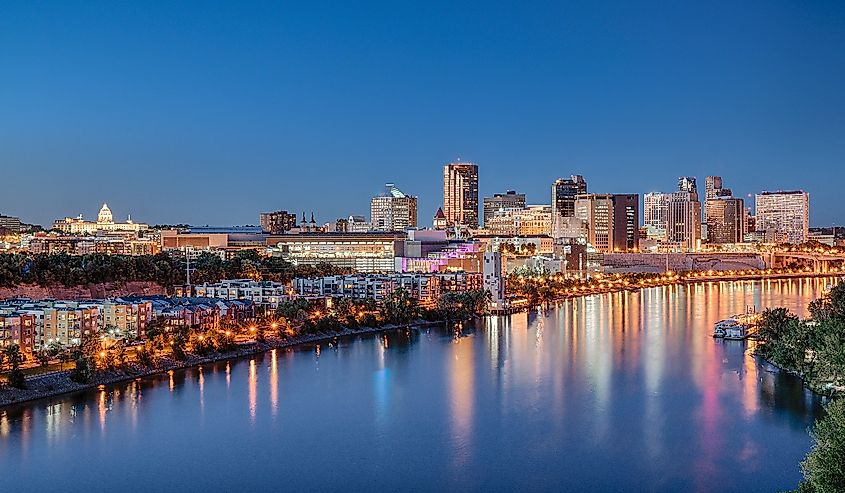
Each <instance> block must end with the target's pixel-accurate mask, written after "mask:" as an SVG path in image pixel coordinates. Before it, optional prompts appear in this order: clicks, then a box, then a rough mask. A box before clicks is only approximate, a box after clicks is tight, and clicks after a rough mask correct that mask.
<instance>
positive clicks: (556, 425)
mask: <svg viewBox="0 0 845 493" xmlns="http://www.w3.org/2000/svg"><path fill="white" fill-rule="evenodd" d="M827 282H829V281H823V280H803V281H802V280H788V281H765V282H733V283H707V284H698V285H691V286H673V287H661V288H653V289H648V290H644V291H642V292H625V293H616V294H606V295H597V296H591V297H587V298H582V299H578V300H572V301H568V302H566V303H562V304H560V305H558V307H557V308H555V309H551V310H547V311H545V312H536V311H535V312H533V313H530V314H525V313H523V314H517V315H514V316H512V317H500V318H491V319H488V320H485V321H484V322H481V323H479V324H478V325H477V326H467V327H463V328H458V329H455V330H449V329H446V328H440V329H430V330H423V331H404V330H403V331H394V332H389V333H386V334H381V335H371V336H362V337H354V338H348V339H343V340H340V341H339V343H338V344H335V345H327V344H321V345H319V346H314V345H311V346H303V347H300V348H296V349H291V350H277V351H273V352H271V353H267V354H265V355H261V356H257V357H253V358H247V359H241V360H237V361H233V362H230V363H225V362H224V363H217V364H211V365H205V366H203V367H202V368H197V369H188V370H183V371H177V372H172V373H170V374H164V375H159V376H155V377H151V378H146V379H140V380H137V381H133V382H129V383H126V384H120V385H116V386H112V387H107V388H104V389H101V390H94V391H89V392H82V393H79V394H74V395H69V396H63V397H59V398H55V399H51V400H44V401H38V402H34V403H31V404H28V405H22V406H18V407H12V408H6V409H5V410H2V411H0V484H3V485H9V486H11V487H12V488H11V489H10V490H9V491H16V492H25V491H47V490H54V491H125V492H134V491H173V490H177V489H179V490H181V491H248V490H256V491H266V490H279V491H281V490H284V491H297V490H306V489H307V490H346V491H349V490H359V491H360V490H375V489H378V490H448V491H457V490H474V491H479V490H485V491H496V490H515V489H521V490H525V491H541V490H556V491H623V490H627V491H700V492H718V491H744V492H749V491H778V490H782V489H786V488H791V487H794V486H795V484H796V483H797V481H798V480H799V479H800V470H799V462H800V460H801V458H802V457H803V456H804V454H805V453H806V452H807V450H808V449H809V447H810V444H811V442H810V438H809V436H808V435H807V428H808V426H810V425H811V423H812V422H813V419H814V417H816V416H818V415H819V412H820V406H821V403H820V400H819V399H818V398H816V397H814V396H813V395H812V394H811V393H809V392H807V391H805V390H804V389H803V388H802V387H801V384H800V382H799V381H797V380H796V379H794V378H793V377H790V376H788V375H784V374H781V373H780V372H778V371H776V370H775V369H773V368H771V367H769V366H768V365H765V364H762V363H760V362H758V361H756V360H755V358H754V357H753V356H751V355H750V351H751V349H752V347H753V342H735V341H718V340H713V339H712V338H711V337H710V333H711V331H712V326H713V324H714V323H715V322H716V321H717V320H719V319H721V318H724V317H727V316H729V315H732V314H735V313H738V312H742V311H743V309H744V307H745V306H746V305H754V306H756V307H758V308H760V307H767V306H787V307H789V308H791V309H793V310H795V311H797V312H799V313H802V314H803V313H804V310H805V307H806V304H807V303H808V302H809V301H810V300H812V299H813V298H815V297H817V296H818V295H819V294H820V293H821V290H822V289H823V288H824V286H825V284H826V283H827ZM2 490H3V491H6V486H4V487H3V488H2Z"/></svg>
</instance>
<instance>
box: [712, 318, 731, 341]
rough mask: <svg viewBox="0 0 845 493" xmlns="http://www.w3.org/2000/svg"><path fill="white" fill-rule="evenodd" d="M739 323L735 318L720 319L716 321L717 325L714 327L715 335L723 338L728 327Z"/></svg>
mask: <svg viewBox="0 0 845 493" xmlns="http://www.w3.org/2000/svg"><path fill="white" fill-rule="evenodd" d="M736 324H737V321H736V319H733V318H726V319H725V320H719V321H718V322H716V326H715V327H714V328H713V337H717V338H721V337H725V334H726V333H727V329H728V328H730V327H733V326H734V325H736Z"/></svg>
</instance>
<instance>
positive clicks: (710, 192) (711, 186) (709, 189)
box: [704, 176, 722, 200]
mask: <svg viewBox="0 0 845 493" xmlns="http://www.w3.org/2000/svg"><path fill="white" fill-rule="evenodd" d="M721 190H722V177H721V176H708V177H707V178H706V179H705V180H704V200H710V199H714V198H716V197H717V196H719V195H720V192H721Z"/></svg>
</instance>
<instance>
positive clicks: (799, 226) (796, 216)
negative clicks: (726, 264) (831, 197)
mask: <svg viewBox="0 0 845 493" xmlns="http://www.w3.org/2000/svg"><path fill="white" fill-rule="evenodd" d="M755 230H756V231H757V232H763V233H766V234H768V235H772V236H773V237H774V238H776V239H777V241H778V242H784V243H804V242H805V241H807V237H808V234H809V231H810V194H809V193H807V192H805V191H803V190H794V191H778V192H762V193H759V194H757V196H756V197H755Z"/></svg>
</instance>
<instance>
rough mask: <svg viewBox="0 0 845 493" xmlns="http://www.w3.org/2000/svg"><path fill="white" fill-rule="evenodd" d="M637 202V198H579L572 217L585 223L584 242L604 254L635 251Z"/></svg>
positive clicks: (609, 195)
mask: <svg viewBox="0 0 845 493" xmlns="http://www.w3.org/2000/svg"><path fill="white" fill-rule="evenodd" d="M639 210H640V198H639V196H638V195H637V194H595V193H591V194H582V195H579V196H578V197H577V198H576V199H575V217H576V218H578V219H581V220H583V221H585V222H586V223H587V225H588V226H587V228H588V235H587V241H588V242H589V243H590V244H591V245H593V247H595V249H596V250H598V251H600V252H604V253H610V252H627V251H631V250H636V249H637V248H638V247H639V238H640V236H639V235H640V233H639V231H640V228H639V221H640V212H639Z"/></svg>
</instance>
